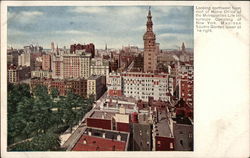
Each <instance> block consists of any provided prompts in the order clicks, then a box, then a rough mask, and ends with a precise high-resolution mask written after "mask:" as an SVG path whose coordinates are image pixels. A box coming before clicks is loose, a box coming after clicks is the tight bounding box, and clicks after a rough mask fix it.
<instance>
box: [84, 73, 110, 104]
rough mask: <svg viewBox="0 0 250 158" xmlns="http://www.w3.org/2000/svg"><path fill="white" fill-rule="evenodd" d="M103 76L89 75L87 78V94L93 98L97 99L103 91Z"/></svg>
mask: <svg viewBox="0 0 250 158" xmlns="http://www.w3.org/2000/svg"><path fill="white" fill-rule="evenodd" d="M104 78H105V77H104V76H90V77H89V78H88V79H87V96H88V97H90V96H93V97H94V99H95V100H97V99H99V98H100V97H101V96H102V94H103V93H104V92H105V87H106V85H105V83H104Z"/></svg>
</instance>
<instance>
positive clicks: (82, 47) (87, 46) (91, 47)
mask: <svg viewBox="0 0 250 158" xmlns="http://www.w3.org/2000/svg"><path fill="white" fill-rule="evenodd" d="M77 50H84V51H85V52H88V53H91V58H94V57H95V45H94V44H93V43H90V44H85V45H81V44H73V45H71V46H70V53H71V54H74V53H76V51H77Z"/></svg>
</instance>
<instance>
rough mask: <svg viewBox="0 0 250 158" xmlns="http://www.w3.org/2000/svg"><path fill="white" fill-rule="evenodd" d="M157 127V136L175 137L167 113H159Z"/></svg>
mask: <svg viewBox="0 0 250 158" xmlns="http://www.w3.org/2000/svg"><path fill="white" fill-rule="evenodd" d="M155 125H156V133H158V135H157V136H162V137H173V134H172V132H171V130H170V127H169V124H168V118H167V115H166V112H165V111H158V122H157V123H156V124H155Z"/></svg>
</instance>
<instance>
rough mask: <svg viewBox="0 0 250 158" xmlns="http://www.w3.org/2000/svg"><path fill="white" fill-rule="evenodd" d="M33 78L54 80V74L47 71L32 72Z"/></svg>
mask: <svg viewBox="0 0 250 158" xmlns="http://www.w3.org/2000/svg"><path fill="white" fill-rule="evenodd" d="M31 78H52V72H51V71H46V70H34V71H31Z"/></svg>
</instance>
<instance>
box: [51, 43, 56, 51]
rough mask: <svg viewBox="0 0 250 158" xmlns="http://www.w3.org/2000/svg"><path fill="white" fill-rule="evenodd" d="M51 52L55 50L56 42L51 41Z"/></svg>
mask: <svg viewBox="0 0 250 158" xmlns="http://www.w3.org/2000/svg"><path fill="white" fill-rule="evenodd" d="M51 52H55V43H54V42H51Z"/></svg>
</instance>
